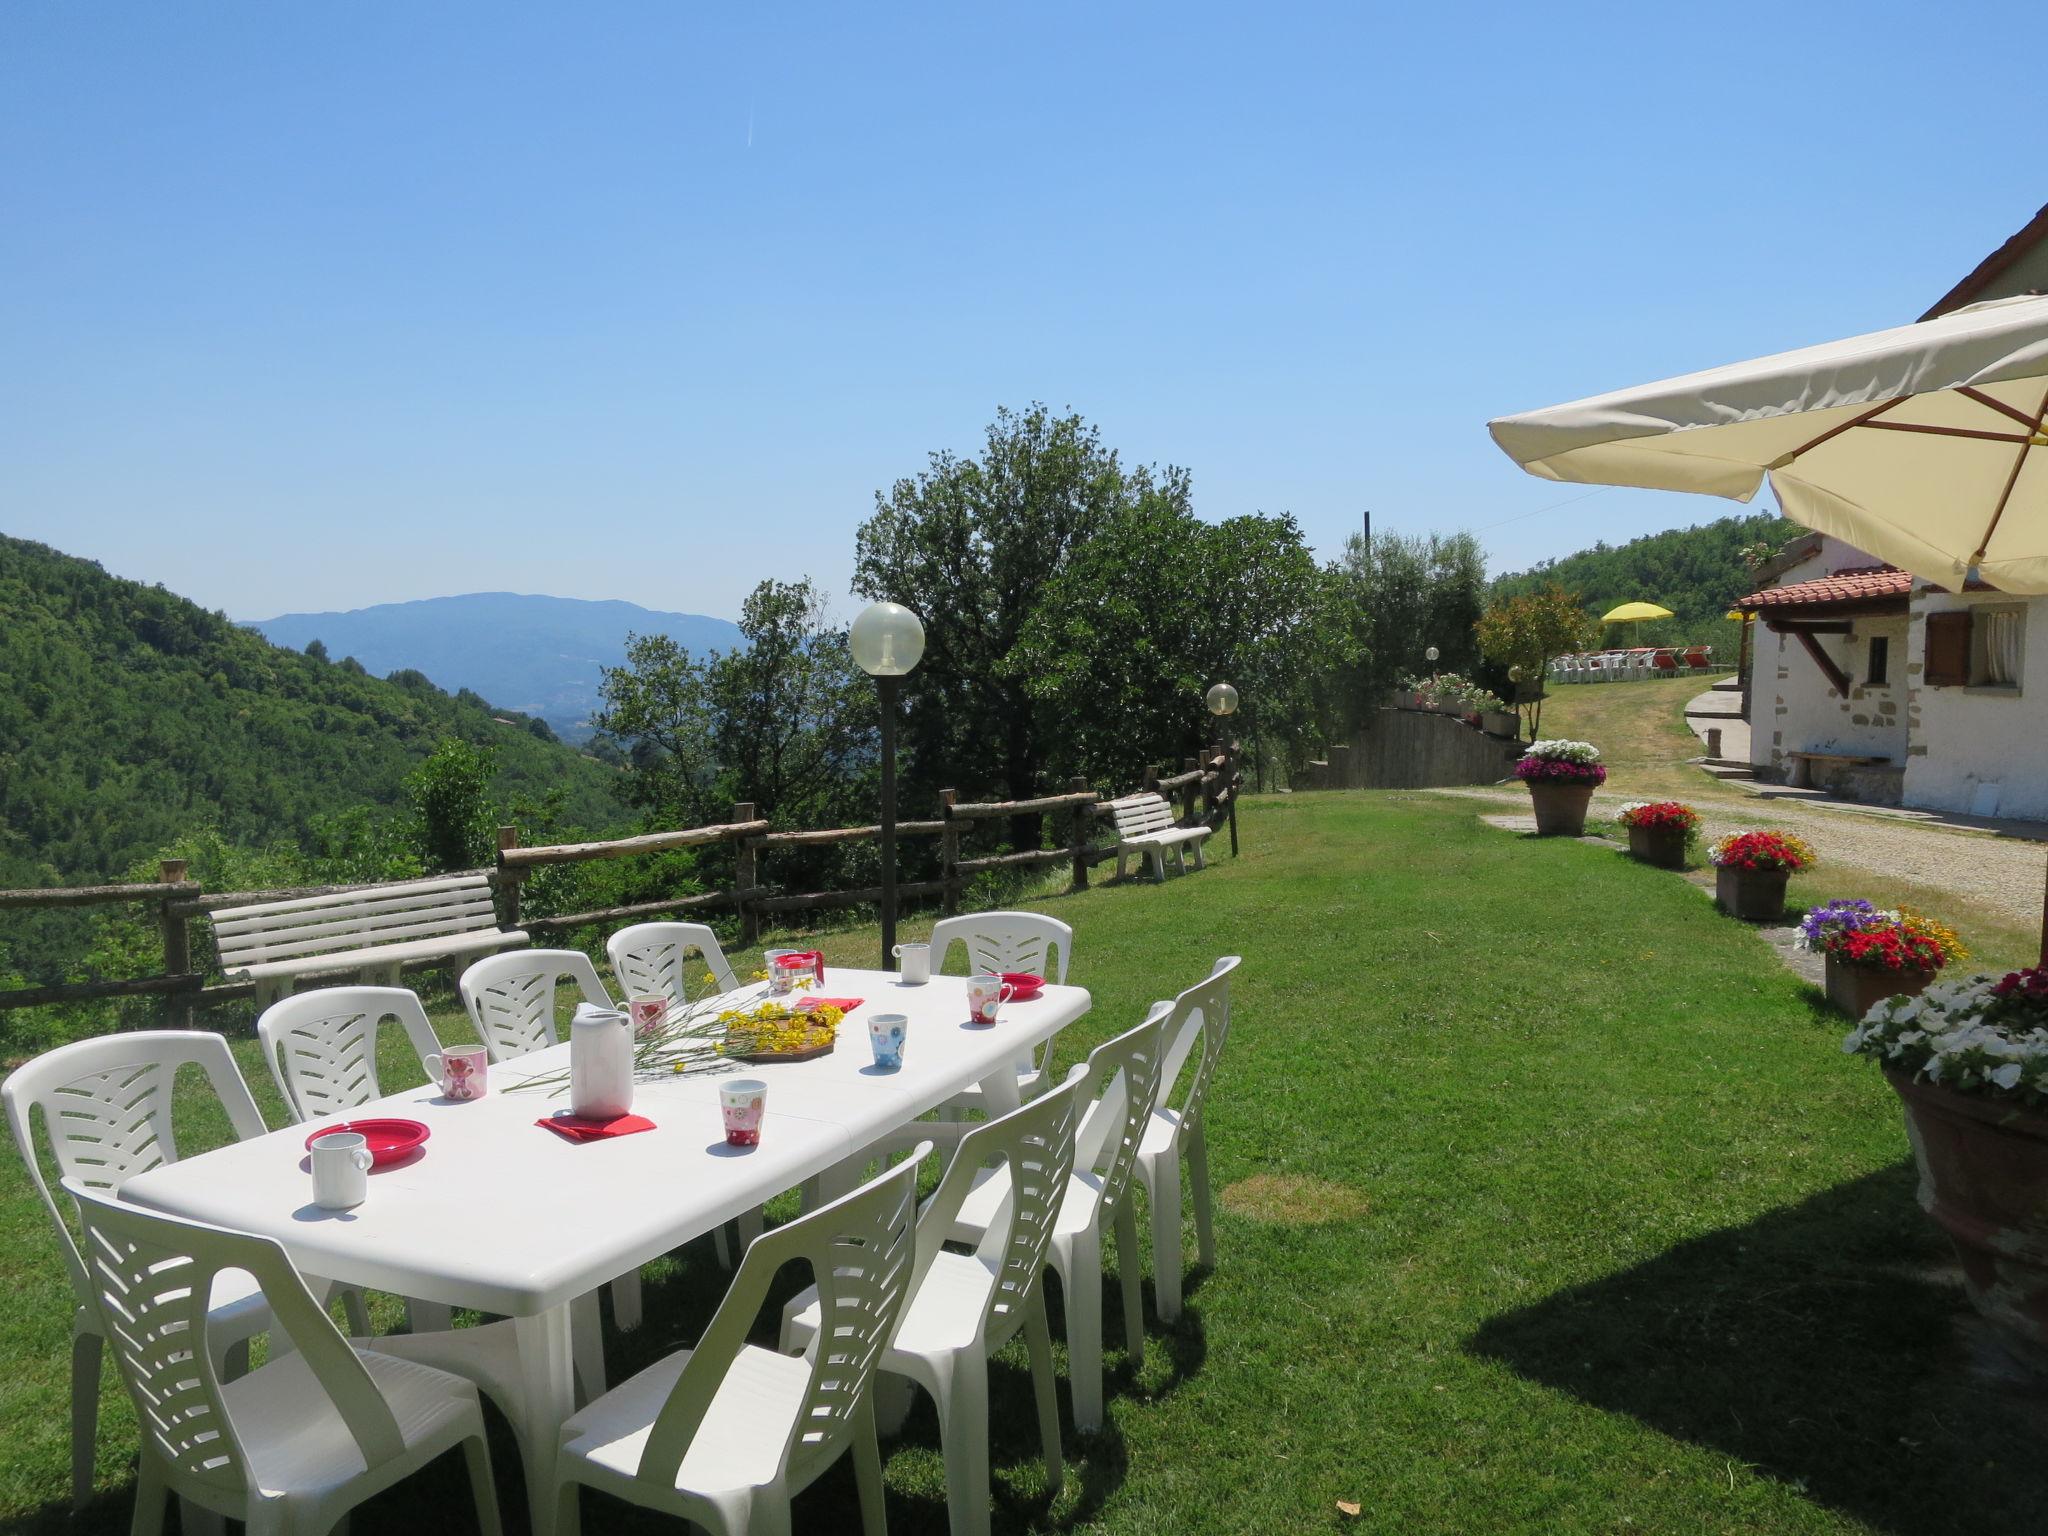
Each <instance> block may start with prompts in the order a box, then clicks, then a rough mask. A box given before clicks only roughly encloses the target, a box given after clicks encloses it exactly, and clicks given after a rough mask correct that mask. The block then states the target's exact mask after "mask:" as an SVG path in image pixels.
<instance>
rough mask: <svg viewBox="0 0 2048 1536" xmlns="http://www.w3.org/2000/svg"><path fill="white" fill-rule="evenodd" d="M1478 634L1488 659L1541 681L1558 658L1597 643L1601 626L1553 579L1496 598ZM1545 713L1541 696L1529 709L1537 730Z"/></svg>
mask: <svg viewBox="0 0 2048 1536" xmlns="http://www.w3.org/2000/svg"><path fill="white" fill-rule="evenodd" d="M1474 632H1475V634H1476V635H1477V637H1478V640H1479V649H1480V651H1481V652H1482V653H1483V654H1484V655H1485V656H1486V658H1487V659H1488V660H1489V661H1492V662H1495V663H1497V664H1498V665H1500V666H1502V667H1513V668H1518V669H1519V670H1520V673H1521V677H1522V680H1523V681H1526V682H1530V683H1541V682H1542V681H1543V678H1544V674H1545V672H1546V670H1547V669H1548V668H1549V665H1550V659H1551V658H1552V657H1553V656H1562V655H1564V654H1566V653H1567V652H1569V651H1577V650H1582V649H1584V648H1585V647H1586V646H1588V645H1591V644H1593V643H1594V642H1595V641H1596V640H1597V639H1598V638H1599V634H1600V626H1599V624H1598V623H1597V622H1596V621H1595V620H1594V619H1593V618H1592V617H1591V616H1590V615H1589V614H1587V612H1586V610H1585V609H1584V608H1582V607H1580V606H1579V599H1578V598H1577V597H1576V596H1575V595H1574V594H1572V593H1570V592H1567V591H1565V589H1564V588H1563V587H1560V586H1559V585H1557V583H1555V582H1552V583H1550V584H1549V585H1548V586H1546V587H1544V588H1542V589H1541V590H1540V591H1536V592H1525V593H1519V594H1517V595H1516V596H1513V597H1503V598H1499V599H1497V600H1496V601H1495V602H1494V603H1493V605H1492V606H1491V607H1489V608H1488V609H1487V610H1486V612H1485V613H1484V614H1482V615H1481V616H1480V619H1479V623H1478V625H1477V627H1476V629H1475V631H1474ZM1542 711H1543V705H1542V702H1541V701H1540V700H1539V701H1538V702H1537V703H1536V704H1535V705H1534V707H1533V708H1532V710H1531V712H1530V717H1529V729H1530V731H1531V732H1532V733H1533V732H1534V731H1535V730H1536V729H1537V727H1538V725H1539V724H1540V723H1541V721H1542Z"/></svg>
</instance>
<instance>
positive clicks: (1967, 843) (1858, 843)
mask: <svg viewBox="0 0 2048 1536" xmlns="http://www.w3.org/2000/svg"><path fill="white" fill-rule="evenodd" d="M1426 793H1430V794H1438V795H1459V796H1463V797H1466V798H1469V799H1474V800H1484V801H1488V802H1491V803H1494V804H1499V805H1503V806H1513V807H1517V808H1522V807H1526V806H1527V805H1528V803H1529V797H1528V793H1527V792H1526V791H1525V790H1523V789H1521V788H1520V787H1519V786H1517V787H1515V788H1512V789H1510V788H1506V787H1500V788H1495V787H1491V786H1487V787H1480V788H1473V789H1437V790H1430V791H1426ZM1631 798H1635V797H1632V796H1628V795H1621V794H1614V793H1610V792H1609V791H1606V790H1601V791H1598V792H1596V793H1595V794H1594V796H1593V811H1594V814H1595V815H1599V816H1612V815H1613V814H1614V813H1615V812H1616V811H1617V810H1619V809H1620V808H1621V807H1622V806H1623V805H1626V804H1627V803H1628V802H1629V800H1630V799H1631ZM1687 803H1688V804H1690V805H1691V806H1692V807H1693V808H1694V809H1695V810H1697V811H1698V812H1699V813H1700V816H1701V818H1702V819H1703V820H1704V821H1705V822H1706V826H1705V828H1704V832H1703V836H1704V837H1705V838H1707V839H1712V838H1716V837H1719V836H1721V834H1722V833H1724V832H1740V831H1745V830H1747V829H1749V828H1752V827H1771V828H1776V829H1778V830H1782V831H1786V832H1797V833H1798V834H1799V835H1800V836H1801V837H1804V838H1805V839H1806V840H1807V841H1808V842H1810V843H1812V844H1813V845H1814V848H1815V849H1816V850H1817V851H1818V852H1819V853H1820V855H1821V857H1822V858H1823V859H1825V860H1826V861H1827V862H1828V863H1829V864H1839V865H1844V866H1846V867H1849V868H1852V869H1865V870H1869V871H1870V872H1871V873H1873V874H1877V875H1888V876H1891V877H1892V878H1894V879H1898V880H1910V881H1913V882H1914V883H1915V884H1917V885H1925V886H1930V887H1933V888H1934V889H1937V890H1943V891H1949V892H1952V893H1954V894H1956V895H1958V896H1963V897H1967V898H1968V899H1970V900H1972V901H1975V902H1977V903H1979V904H1980V905H1982V906H1985V907H1989V908H1991V909H1992V910H1993V911H1996V912H1998V913H2000V914H2002V915H2004V916H2007V917H2009V918H2011V919H2012V920H2013V921H2015V922H2019V923H2035V922H2039V921H2040V918H2041V894H2042V886H2043V883H2044V880H2048V848H2044V847H2043V846H2042V845H2041V844H2040V843H2035V842H2026V841H2023V840H2021V839H2018V838H2005V837H1990V836H1985V835H1982V834H1978V833H1971V832H1959V831H1953V830H1950V829H1948V828H1945V827H1927V826H1920V825H1917V824H1915V823H1913V822H1910V821H1892V820H1887V819H1885V818H1883V817H1878V816H1868V815H1863V814H1861V813H1859V812H1855V811H1831V810H1826V809H1822V808H1820V807H1817V806H1810V805H1800V804H1798V803H1796V802H1794V801H1788V800H1771V801H1764V800H1751V799H1748V798H1747V797H1745V798H1743V799H1741V800H1733V801H1731V800H1729V799H1727V798H1725V797H1723V796H1721V795H1717V794H1712V793H1703V794H1700V795H1698V796H1696V797H1693V798H1690V799H1689V800H1688V802H1687Z"/></svg>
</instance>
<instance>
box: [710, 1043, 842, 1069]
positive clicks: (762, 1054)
mask: <svg viewBox="0 0 2048 1536" xmlns="http://www.w3.org/2000/svg"><path fill="white" fill-rule="evenodd" d="M838 1043H839V1040H838V1037H837V1036H836V1035H835V1036H834V1037H833V1038H832V1039H830V1040H827V1041H825V1042H824V1043H823V1044H822V1045H813V1046H807V1047H805V1048H804V1049H803V1050H801V1051H735V1050H730V1049H728V1050H727V1051H726V1052H725V1059H726V1060H727V1061H744V1062H746V1063H747V1064H748V1065H749V1066H757V1067H765V1066H770V1065H772V1064H774V1063H775V1062H778V1061H816V1060H817V1059H818V1058H819V1057H820V1056H829V1055H831V1054H832V1047H833V1046H835V1045H837V1044H838Z"/></svg>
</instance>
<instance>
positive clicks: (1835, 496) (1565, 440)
mask: <svg viewBox="0 0 2048 1536" xmlns="http://www.w3.org/2000/svg"><path fill="white" fill-rule="evenodd" d="M2044 419H2048V297H2038V296H2030V297H2024V298H2016V299H1996V300H1992V301H1991V302H1989V303H1985V304H1974V305H1971V306H1970V307H1969V308H1967V309H1959V310H1957V311H1955V313H1953V314H1948V315H1943V316H1942V317H1941V318H1940V319H1937V320H1923V321H1921V322H1920V323H1919V324H1917V325H1902V326H1899V327H1897V328H1896V329H1893V330H1889V331H1874V332H1872V333H1871V334H1870V335H1868V336H1852V337H1850V338H1849V339H1848V340H1846V341H1835V342H1829V343H1827V344H1826V345H1824V346H1818V347H1803V348H1801V349H1799V350H1798V351H1796V352H1780V353H1778V354H1777V355H1775V356H1772V357H1761V358H1757V359H1755V360H1754V361H1752V362H1746V363H1734V364H1731V365H1729V366H1728V367H1725V368H1713V369H1709V370H1708V371H1707V372H1705V373H1690V374H1686V375H1684V376H1683V377H1680V378H1675V379H1666V380H1664V381H1663V382H1662V383H1658V384H1644V385H1639V386H1637V387H1636V388H1634V389H1623V390H1617V391H1615V392H1614V393H1613V394H1607V395H1594V396H1592V397H1591V398H1589V399H1585V400H1575V401H1572V402H1571V403H1570V404H1567V405H1553V406H1550V407H1548V408H1547V409H1544V410H1540V411H1528V412H1525V413H1523V414H1522V415H1519V416H1503V417H1501V418H1500V419H1498V420H1496V421H1493V422H1489V423H1488V430H1489V431H1491V432H1492V434H1493V440H1494V441H1495V442H1496V443H1498V444H1499V445H1500V447H1501V449H1502V450H1503V451H1504V452H1505V453H1506V454H1507V456H1508V457H1509V458H1511V459H1513V460H1514V461H1515V462H1516V463H1517V464H1520V465H1521V466H1522V467H1523V468H1524V469H1526V470H1528V471H1529V472H1530V473H1531V474H1533V475H1541V476H1543V477H1544V478H1545V479H1548V480H1566V481H1574V482H1578V483H1581V484H1586V485H1633V486H1646V487H1650V488H1652V489H1658V490H1670V491H1704V492H1707V493H1709V494H1711V495H1716V496H1727V497H1730V498H1732V499H1734V500H1736V501H1748V500H1749V499H1750V497H1752V496H1753V495H1755V494H1756V490H1757V487H1758V486H1759V485H1760V484H1761V483H1762V482H1763V480H1764V478H1765V477H1766V476H1769V478H1770V482H1771V488H1772V489H1773V490H1774V491H1775V492H1776V493H1777V496H1778V504H1779V506H1780V507H1782V508H1783V509H1784V513H1785V516H1787V517H1789V518H1791V519H1792V521H1794V522H1795V523H1800V524H1803V525H1804V526H1806V527H1808V528H1812V529H1816V530H1818V531H1819V532H1822V533H1831V534H1834V535H1835V536H1837V537H1838V538H1841V539H1845V540H1847V541H1848V542H1849V543H1851V544H1853V545H1855V546H1856V547H1857V548H1858V549H1862V550H1867V551H1869V552H1870V553H1871V554H1872V555H1874V556H1876V557H1877V558H1878V559H1880V560H1889V561H1890V562H1891V563H1892V564H1894V565H1897V566H1899V567H1901V568H1903V569H1905V570H1908V571H1911V572H1912V573H1913V574H1914V575H1915V576H1919V577H1923V578H1925V579H1926V580H1928V581H1933V582H1939V583H1941V584H1943V585H1954V584H1955V583H1956V582H1957V581H1958V580H1960V579H1961V578H1962V577H1963V575H1964V574H1965V573H1966V572H1968V571H1969V570H1971V569H1972V568H1973V567H1974V569H1975V571H1976V574H1977V576H1978V577H1979V578H1980V579H1981V580H1983V581H1984V582H1986V583H1987V584H1989V585H1991V586H1993V587H1997V588H1999V589H2001V590H2003V591H2006V592H2026V593H2043V592H2048V454H2044V453H2042V452H2041V451H2040V450H2041V449H2044V448H2048V433H2044V432H2043V430H2042V426H2043V422H2044Z"/></svg>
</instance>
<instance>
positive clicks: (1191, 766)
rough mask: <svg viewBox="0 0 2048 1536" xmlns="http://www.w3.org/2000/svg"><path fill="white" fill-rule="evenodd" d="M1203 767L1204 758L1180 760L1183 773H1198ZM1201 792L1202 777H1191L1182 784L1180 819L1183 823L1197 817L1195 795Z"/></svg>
mask: <svg viewBox="0 0 2048 1536" xmlns="http://www.w3.org/2000/svg"><path fill="white" fill-rule="evenodd" d="M1201 767H1202V760H1201V759H1200V758H1198V757H1184V758H1182V759H1181V760H1180V771H1181V772H1182V773H1198V772H1200V771H1201ZM1201 792H1202V781H1201V780H1200V779H1190V780H1189V781H1188V782H1187V783H1185V784H1183V785H1182V786H1181V788H1180V819H1181V823H1182V825H1186V824H1187V823H1189V822H1191V821H1193V820H1194V819H1195V797H1196V796H1197V795H1199V794H1200V793H1201Z"/></svg>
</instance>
